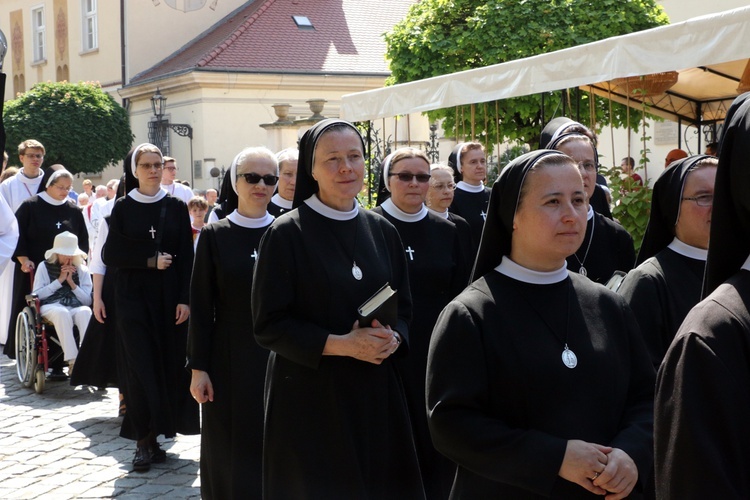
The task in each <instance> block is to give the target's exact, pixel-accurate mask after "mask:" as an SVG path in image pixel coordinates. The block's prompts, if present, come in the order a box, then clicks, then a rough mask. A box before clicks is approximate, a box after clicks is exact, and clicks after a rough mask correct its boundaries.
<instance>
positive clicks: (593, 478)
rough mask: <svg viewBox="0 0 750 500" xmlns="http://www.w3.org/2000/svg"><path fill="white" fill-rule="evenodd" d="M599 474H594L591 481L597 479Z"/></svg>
mask: <svg viewBox="0 0 750 500" xmlns="http://www.w3.org/2000/svg"><path fill="white" fill-rule="evenodd" d="M600 474H601V472H594V477H592V478H591V480H592V481H593V480H595V479H596V478H597V477H599V475H600Z"/></svg>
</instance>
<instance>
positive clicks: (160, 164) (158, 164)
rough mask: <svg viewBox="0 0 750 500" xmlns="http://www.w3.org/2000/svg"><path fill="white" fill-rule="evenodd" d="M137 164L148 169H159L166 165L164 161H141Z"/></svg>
mask: <svg viewBox="0 0 750 500" xmlns="http://www.w3.org/2000/svg"><path fill="white" fill-rule="evenodd" d="M137 166H138V167H141V168H145V169H146V170H151V169H152V168H155V169H156V170H159V169H161V168H162V167H163V166H164V164H163V163H139V164H138V165H137Z"/></svg>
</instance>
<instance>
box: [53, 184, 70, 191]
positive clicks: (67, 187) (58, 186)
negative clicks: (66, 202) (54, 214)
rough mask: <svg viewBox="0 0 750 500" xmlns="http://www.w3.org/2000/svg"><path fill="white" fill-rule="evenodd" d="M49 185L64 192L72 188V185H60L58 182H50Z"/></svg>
mask: <svg viewBox="0 0 750 500" xmlns="http://www.w3.org/2000/svg"><path fill="white" fill-rule="evenodd" d="M51 187H53V188H55V189H59V190H60V191H65V192H69V191H70V190H71V189H73V186H61V185H60V184H52V185H51Z"/></svg>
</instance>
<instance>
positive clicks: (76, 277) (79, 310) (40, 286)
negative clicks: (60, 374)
mask: <svg viewBox="0 0 750 500" xmlns="http://www.w3.org/2000/svg"><path fill="white" fill-rule="evenodd" d="M85 257H86V254H85V253H84V252H83V251H82V250H81V249H80V248H78V237H77V236H76V235H75V234H73V233H71V232H69V231H65V232H63V233H60V234H58V235H57V236H55V242H54V248H51V249H50V250H48V251H47V252H46V253H45V254H44V258H45V259H46V260H44V261H43V262H42V263H41V264H40V265H39V267H38V269H37V272H36V275H35V276H34V293H35V294H36V295H37V296H38V297H39V300H40V301H41V304H42V307H41V309H40V312H41V314H42V317H43V318H44V319H46V320H48V321H50V322H51V323H52V325H53V326H54V327H55V331H57V336H58V337H59V339H60V343H61V344H62V349H63V354H64V356H65V361H67V362H68V375H70V374H71V373H72V372H73V363H74V362H75V359H76V356H77V355H78V344H77V343H76V340H75V337H74V336H73V325H75V326H77V327H78V332H79V335H80V336H81V341H83V334H84V332H85V331H86V326H87V325H88V324H89V319H90V318H91V308H90V307H89V306H90V305H91V301H92V299H91V275H90V274H89V270H88V268H87V267H86V265H85V264H84V263H83V262H84V261H83V259H84V258H85Z"/></svg>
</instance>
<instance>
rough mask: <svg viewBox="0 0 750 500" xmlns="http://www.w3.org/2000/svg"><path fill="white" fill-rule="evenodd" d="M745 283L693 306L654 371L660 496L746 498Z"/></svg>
mask: <svg viewBox="0 0 750 500" xmlns="http://www.w3.org/2000/svg"><path fill="white" fill-rule="evenodd" d="M730 281H731V280H730ZM748 283H750V280H746V284H745V285H744V286H743V285H742V284H740V285H737V283H736V282H735V283H731V284H730V283H725V284H723V285H721V287H719V288H718V289H717V290H716V292H714V294H712V295H711V296H710V297H709V298H707V299H706V300H704V301H703V302H701V303H699V304H698V305H697V306H695V308H693V310H692V311H691V312H690V313H689V314H688V316H687V317H686V318H685V321H684V323H683V325H682V327H680V331H679V332H678V334H677V336H676V337H675V340H674V342H673V343H672V345H671V346H670V348H669V350H668V351H667V355H666V357H665V358H664V363H663V364H662V365H661V367H660V369H659V374H658V377H657V390H656V410H655V415H656V425H655V429H654V435H655V456H656V463H655V473H656V493H657V498H679V499H705V498H721V499H741V498H742V499H746V498H750V475H748V470H750V425H748V423H749V422H750V317H749V316H750V315H748V313H747V305H746V303H745V301H746V300H747V296H748V293H750V286H748ZM735 286H737V288H738V289H739V293H737V289H735ZM741 288H744V290H743V289H741ZM743 294H744V298H743ZM717 296H718V297H719V300H713V299H716V298H717ZM727 297H729V298H730V300H727Z"/></svg>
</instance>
